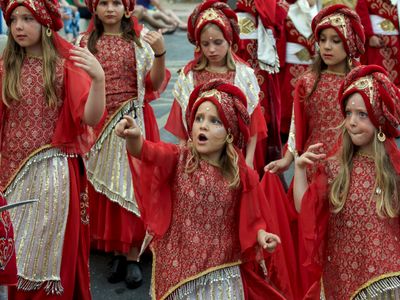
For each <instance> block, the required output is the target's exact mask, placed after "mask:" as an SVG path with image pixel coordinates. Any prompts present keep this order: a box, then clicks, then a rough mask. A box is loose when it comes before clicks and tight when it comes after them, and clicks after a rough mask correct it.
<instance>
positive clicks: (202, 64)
mask: <svg viewBox="0 0 400 300" xmlns="http://www.w3.org/2000/svg"><path fill="white" fill-rule="evenodd" d="M211 27H214V28H217V29H218V30H219V31H221V29H220V28H219V27H218V26H217V25H215V24H213V23H208V24H207V25H205V26H204V28H203V29H202V30H201V33H203V32H204V31H205V30H207V29H209V28H211ZM221 32H222V31H221ZM225 59H226V61H225V64H226V66H227V68H228V70H230V71H235V70H236V64H235V61H234V59H233V56H232V47H231V46H229V48H228V52H227V53H226V57H225ZM207 65H208V59H207V57H206V56H205V55H204V53H203V51H201V57H200V59H199V61H198V62H197V63H196V65H195V66H194V67H193V70H195V71H202V70H204V69H205V68H206V67H207Z"/></svg>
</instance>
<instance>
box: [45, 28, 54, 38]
mask: <svg viewBox="0 0 400 300" xmlns="http://www.w3.org/2000/svg"><path fill="white" fill-rule="evenodd" d="M46 35H47V36H48V37H51V36H52V35H53V32H52V31H51V29H50V27H47V29H46Z"/></svg>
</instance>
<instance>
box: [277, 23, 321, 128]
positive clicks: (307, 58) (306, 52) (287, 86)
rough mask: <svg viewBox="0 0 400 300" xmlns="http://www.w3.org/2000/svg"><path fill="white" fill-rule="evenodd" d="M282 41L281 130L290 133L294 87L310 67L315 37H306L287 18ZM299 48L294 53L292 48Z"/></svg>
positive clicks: (280, 74) (280, 75)
mask: <svg viewBox="0 0 400 300" xmlns="http://www.w3.org/2000/svg"><path fill="white" fill-rule="evenodd" d="M281 43H284V45H282V50H283V52H282V53H281V54H280V61H281V69H280V72H279V78H280V89H281V113H282V115H281V127H280V128H281V132H282V133H285V134H288V133H289V128H290V121H291V119H292V112H293V110H292V109H293V98H294V89H295V86H296V83H297V80H298V78H300V76H301V75H302V74H303V73H304V72H305V71H306V70H307V69H308V67H309V66H310V63H311V62H312V58H313V57H314V55H315V39H314V37H313V36H311V37H309V38H306V37H304V36H303V35H302V34H301V33H300V32H299V31H298V30H297V29H296V27H295V25H294V24H293V22H292V20H291V19H290V18H289V17H287V18H286V20H285V30H284V37H282V40H281ZM295 47H296V48H298V49H296V50H295V51H297V52H296V53H295V54H292V53H291V52H293V51H291V49H292V48H295Z"/></svg>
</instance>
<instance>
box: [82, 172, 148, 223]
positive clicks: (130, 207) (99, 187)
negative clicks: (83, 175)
mask: <svg viewBox="0 0 400 300" xmlns="http://www.w3.org/2000/svg"><path fill="white" fill-rule="evenodd" d="M87 175H88V179H89V181H90V183H91V184H92V185H93V187H94V189H95V190H96V191H97V192H99V193H101V194H103V195H105V196H106V197H107V198H108V199H109V200H110V201H112V202H115V203H118V204H119V205H121V207H123V208H125V209H126V210H127V211H129V212H131V213H133V214H135V215H136V216H138V217H140V212H139V207H138V206H137V204H136V203H133V202H130V201H128V200H126V199H125V198H124V197H121V196H120V195H119V194H117V193H113V192H111V191H110V190H109V189H108V188H107V187H106V186H104V184H101V183H99V182H97V181H95V178H93V177H94V176H93V175H92V174H91V173H89V172H88V174H87ZM133 197H135V195H133Z"/></svg>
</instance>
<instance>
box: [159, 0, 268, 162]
mask: <svg viewBox="0 0 400 300" xmlns="http://www.w3.org/2000/svg"><path fill="white" fill-rule="evenodd" d="M188 38H189V41H190V42H191V43H192V44H194V45H196V50H195V58H194V59H193V60H192V61H190V62H189V63H188V64H187V65H186V66H185V67H184V68H183V70H182V71H181V73H180V75H179V78H178V81H177V83H176V84H175V88H174V91H173V93H174V97H175V100H174V103H173V105H172V108H171V112H170V115H169V118H168V121H167V124H166V125H165V129H167V130H168V131H170V132H171V133H172V134H174V135H175V136H176V137H178V138H179V139H180V140H182V141H186V140H187V138H188V133H187V124H186V123H185V120H184V117H182V116H185V113H186V110H187V106H188V101H189V95H190V93H191V92H192V91H193V89H194V88H195V87H196V86H198V85H200V84H203V83H206V82H209V81H210V80H212V79H215V78H218V79H224V80H228V81H229V82H230V83H232V84H234V85H236V86H237V87H239V88H240V89H241V90H242V91H243V92H244V93H245V94H246V96H247V99H248V112H249V114H250V115H251V119H252V120H251V124H252V125H251V139H250V141H249V144H248V145H247V147H246V161H247V163H248V165H249V166H253V165H254V166H255V167H256V169H260V168H261V169H262V164H263V162H264V160H263V155H262V154H259V155H256V157H254V153H255V146H256V143H257V140H262V139H264V138H265V137H266V126H265V122H264V120H263V116H262V113H261V110H260V106H259V91H260V90H259V87H258V84H257V78H256V77H255V75H254V71H253V70H252V69H251V68H250V67H248V66H247V65H246V64H245V63H243V61H241V60H240V59H239V58H238V57H237V56H236V55H235V54H234V53H235V51H236V49H237V43H238V40H239V27H238V24H237V18H236V15H235V13H234V11H232V10H231V9H230V8H229V6H228V5H227V4H225V3H222V2H218V1H217V0H211V1H206V2H204V3H202V4H200V5H199V6H197V7H196V9H195V10H194V11H193V13H192V14H191V15H190V17H189V26H188Z"/></svg>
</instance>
